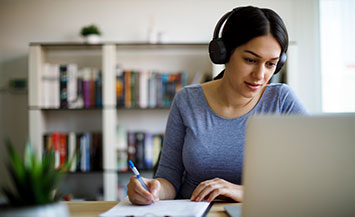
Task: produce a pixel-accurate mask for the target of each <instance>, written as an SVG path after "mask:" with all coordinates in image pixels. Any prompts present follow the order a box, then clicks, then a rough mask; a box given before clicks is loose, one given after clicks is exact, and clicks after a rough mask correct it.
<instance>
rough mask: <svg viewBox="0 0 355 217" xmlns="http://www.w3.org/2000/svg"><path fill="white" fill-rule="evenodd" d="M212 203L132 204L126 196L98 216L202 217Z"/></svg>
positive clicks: (179, 201)
mask: <svg viewBox="0 0 355 217" xmlns="http://www.w3.org/2000/svg"><path fill="white" fill-rule="evenodd" d="M211 204H212V203H209V202H205V201H203V202H194V201H190V200H189V199H183V200H159V201H157V202H155V203H154V204H151V205H146V206H139V205H133V204H132V203H131V202H130V201H129V199H128V197H125V198H124V199H123V200H122V201H121V202H120V203H118V204H117V205H116V206H114V207H113V208H111V209H110V210H108V211H106V212H104V213H101V214H100V217H111V216H115V217H120V216H180V217H184V216H189V217H202V216H204V215H206V214H207V212H208V211H209V209H210V207H211Z"/></svg>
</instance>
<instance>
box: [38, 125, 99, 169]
mask: <svg viewBox="0 0 355 217" xmlns="http://www.w3.org/2000/svg"><path fill="white" fill-rule="evenodd" d="M49 150H53V151H54V153H55V168H61V167H62V166H63V165H64V163H65V162H67V161H69V160H72V164H71V166H70V169H69V171H71V172H79V171H80V172H89V171H100V170H102V134H101V133H98V132H85V133H74V132H70V133H60V132H52V133H47V134H45V135H43V151H44V152H47V151H49Z"/></svg>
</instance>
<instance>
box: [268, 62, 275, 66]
mask: <svg viewBox="0 0 355 217" xmlns="http://www.w3.org/2000/svg"><path fill="white" fill-rule="evenodd" d="M267 65H268V66H269V67H274V66H276V64H275V63H273V62H268V63H267Z"/></svg>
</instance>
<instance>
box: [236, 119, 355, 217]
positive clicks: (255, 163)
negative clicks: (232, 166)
mask: <svg viewBox="0 0 355 217" xmlns="http://www.w3.org/2000/svg"><path fill="white" fill-rule="evenodd" d="M243 183H244V201H243V204H242V217H260V216H263V217H318V216H319V217H328V216H329V217H334V216H341V217H347V216H349V217H350V216H352V217H354V216H355V114H345V115H326V116H310V117H296V116H259V117H252V118H250V119H249V121H248V124H247V135H246V147H245V159H244V173H243Z"/></svg>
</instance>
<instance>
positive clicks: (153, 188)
mask: <svg viewBox="0 0 355 217" xmlns="http://www.w3.org/2000/svg"><path fill="white" fill-rule="evenodd" d="M142 179H143V181H144V183H145V184H146V185H147V187H148V189H149V191H150V192H148V191H147V190H146V189H145V188H144V187H143V186H142V185H141V183H140V182H139V181H138V179H137V177H135V176H131V178H130V180H129V183H128V184H127V188H128V198H129V200H130V201H131V203H132V204H136V205H148V204H151V203H153V202H155V201H158V200H159V191H160V188H161V185H160V182H159V181H158V180H156V179H146V178H143V177H142Z"/></svg>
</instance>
